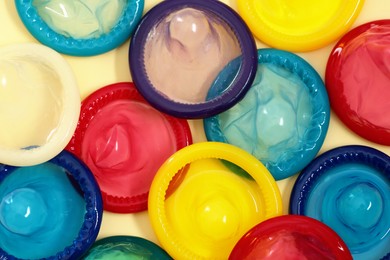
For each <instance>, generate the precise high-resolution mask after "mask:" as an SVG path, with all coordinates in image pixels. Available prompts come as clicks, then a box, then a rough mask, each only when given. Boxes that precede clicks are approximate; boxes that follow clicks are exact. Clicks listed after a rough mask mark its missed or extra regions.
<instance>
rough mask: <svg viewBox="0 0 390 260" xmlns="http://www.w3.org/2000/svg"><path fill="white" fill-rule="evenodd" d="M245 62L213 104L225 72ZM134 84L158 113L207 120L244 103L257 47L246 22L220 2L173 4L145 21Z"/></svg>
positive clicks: (136, 42) (132, 54)
mask: <svg viewBox="0 0 390 260" xmlns="http://www.w3.org/2000/svg"><path fill="white" fill-rule="evenodd" d="M236 58H239V60H240V67H239V68H238V69H237V70H236V71H234V72H233V74H234V76H232V78H231V81H230V82H226V84H225V85H224V87H225V92H224V93H223V94H221V95H220V96H218V97H216V98H214V99H212V100H207V99H206V97H207V92H208V90H209V88H210V86H211V85H212V83H213V82H214V81H216V80H218V74H219V72H220V71H221V70H222V69H223V68H224V67H225V66H227V65H228V63H229V62H230V61H231V60H233V59H236ZM129 64H130V72H131V76H132V79H133V81H134V83H135V85H136V87H137V88H138V90H139V91H140V93H141V94H142V95H143V96H144V97H145V99H146V100H147V101H148V102H150V103H151V104H152V105H153V106H154V107H156V108H157V109H159V110H161V111H163V112H165V113H167V114H170V115H173V116H176V117H181V118H203V117H206V116H210V115H214V114H217V113H220V112H221V111H224V110H226V109H227V108H229V107H231V106H232V105H233V104H235V103H236V102H237V101H238V100H240V99H241V98H242V97H243V96H244V95H245V93H246V91H247V90H248V88H249V87H250V84H251V82H252V81H253V79H254V75H255V72H256V67H257V63H256V45H255V41H254V39H253V36H252V34H251V33H250V31H249V29H248V28H247V26H246V24H245V23H244V21H243V20H242V19H241V17H240V16H239V15H238V14H237V13H236V12H235V11H234V10H233V9H231V8H230V7H229V6H227V5H226V4H224V3H222V2H220V1H206V0H200V1H199V0H184V1H175V0H168V1H162V2H161V3H159V4H157V5H156V6H154V7H153V8H152V9H151V10H150V11H148V12H147V13H146V14H145V16H144V17H143V18H142V20H141V22H140V24H139V26H138V28H137V30H136V32H135V33H134V36H133V37H132V39H131V43H130V49H129Z"/></svg>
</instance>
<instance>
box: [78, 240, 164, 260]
mask: <svg viewBox="0 0 390 260" xmlns="http://www.w3.org/2000/svg"><path fill="white" fill-rule="evenodd" d="M83 259H85V260H92V259H93V260H99V259H101V260H103V259H110V260H126V259H132V260H153V259H160V260H168V259H172V258H171V257H170V256H169V255H168V254H167V253H166V252H165V251H164V249H162V248H161V247H159V246H158V245H156V244H155V243H153V242H151V241H149V240H146V239H144V238H141V237H134V236H111V237H105V238H103V239H100V240H98V241H97V242H95V243H94V244H93V246H92V248H91V249H90V250H89V251H88V252H87V253H86V254H85V255H84V256H83Z"/></svg>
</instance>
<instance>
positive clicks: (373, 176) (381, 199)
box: [290, 146, 390, 259]
mask: <svg viewBox="0 0 390 260" xmlns="http://www.w3.org/2000/svg"><path fill="white" fill-rule="evenodd" d="M389 163H390V158H389V157H388V156H387V155H386V154H383V153H381V152H379V151H377V150H375V149H373V148H370V147H363V146H345V147H339V148H336V149H333V150H330V151H328V152H326V153H324V154H323V155H321V156H320V157H318V158H317V159H316V160H315V161H313V162H312V163H311V164H310V165H309V166H308V168H307V169H305V170H304V171H302V173H301V175H300V176H299V178H298V179H297V182H296V183H295V185H294V190H293V192H292V198H291V201H290V211H291V213H293V214H302V215H306V216H309V217H312V218H316V219H318V220H321V221H322V222H324V223H325V224H327V225H329V226H330V227H331V228H332V229H333V230H335V231H336V232H337V233H338V234H339V235H340V236H341V238H342V239H343V240H344V241H345V243H346V244H347V245H348V248H349V249H350V251H351V253H352V254H353V257H354V259H379V258H381V257H383V256H384V255H386V254H388V253H389V248H390V237H389V234H388V233H389V230H390V225H389V221H388V220H389V218H390V204H389V201H390V193H389V190H390V179H389V178H390V172H389ZM302 191H304V192H302Z"/></svg>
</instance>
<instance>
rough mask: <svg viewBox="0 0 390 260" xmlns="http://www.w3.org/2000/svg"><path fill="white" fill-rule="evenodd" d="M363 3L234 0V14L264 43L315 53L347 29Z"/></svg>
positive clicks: (338, 0) (320, 0)
mask: <svg viewBox="0 0 390 260" xmlns="http://www.w3.org/2000/svg"><path fill="white" fill-rule="evenodd" d="M363 4H364V0H351V1H344V0H333V1H328V0H317V1H311V0H298V1H290V0H277V1H275V0H238V1H237V7H238V12H239V13H240V15H241V16H242V17H243V19H244V20H245V21H246V22H247V24H248V26H249V27H250V29H251V31H252V32H253V34H254V35H255V36H256V37H257V38H258V39H260V40H261V41H263V42H264V43H266V44H268V45H269V46H272V47H274V48H278V49H284V50H288V51H294V52H303V51H311V50H316V49H319V48H321V47H324V46H326V45H327V44H329V43H331V42H332V41H334V40H336V39H337V38H339V37H340V36H341V35H343V34H344V33H345V32H347V30H348V29H349V28H350V27H351V25H352V24H353V22H354V21H355V20H356V18H357V16H358V15H359V13H360V11H361V9H362V7H363Z"/></svg>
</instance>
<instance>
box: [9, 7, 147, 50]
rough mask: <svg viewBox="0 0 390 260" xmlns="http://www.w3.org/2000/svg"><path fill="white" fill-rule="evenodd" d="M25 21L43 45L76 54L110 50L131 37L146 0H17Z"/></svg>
mask: <svg viewBox="0 0 390 260" xmlns="http://www.w3.org/2000/svg"><path fill="white" fill-rule="evenodd" d="M15 4H16V8H17V11H18V14H19V17H20V18H21V20H22V22H23V23H24V25H25V26H26V28H27V29H28V30H29V31H30V33H31V34H32V35H33V36H34V37H35V38H36V39H37V40H38V41H40V42H41V43H42V44H44V45H46V46H48V47H51V48H52V49H54V50H56V51H58V52H61V53H64V54H68V55H74V56H92V55H97V54H101V53H105V52H108V51H110V50H112V49H114V48H116V47H118V46H119V45H121V44H123V43H124V42H125V41H126V40H128V39H129V38H130V36H131V35H132V33H133V32H134V31H135V28H136V26H137V25H138V23H139V21H140V20H141V16H142V12H143V10H144V0H101V1H88V2H87V1H81V0H49V1H48V0H31V1H24V0H15Z"/></svg>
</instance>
